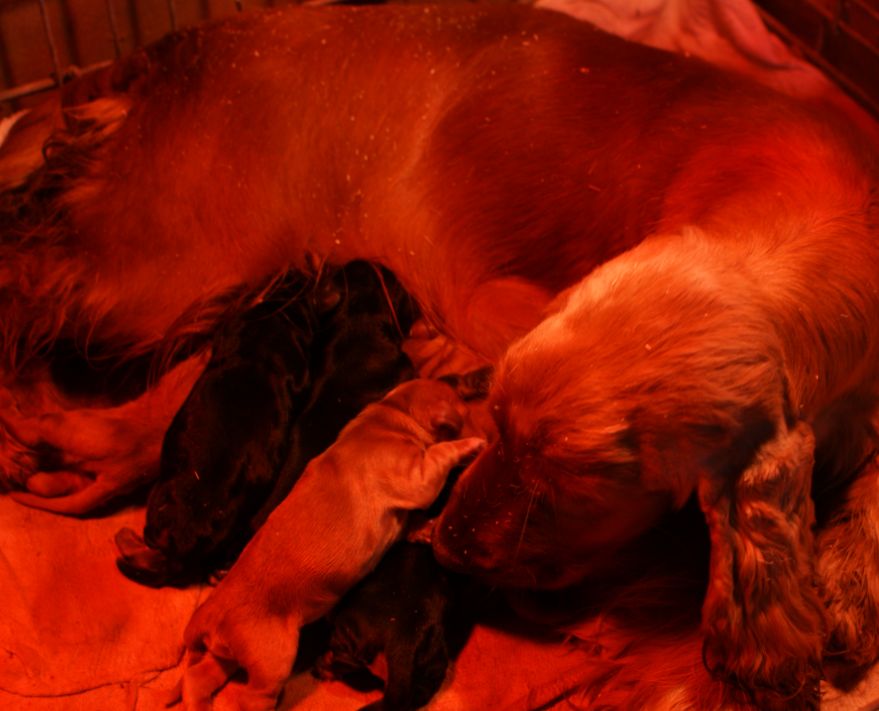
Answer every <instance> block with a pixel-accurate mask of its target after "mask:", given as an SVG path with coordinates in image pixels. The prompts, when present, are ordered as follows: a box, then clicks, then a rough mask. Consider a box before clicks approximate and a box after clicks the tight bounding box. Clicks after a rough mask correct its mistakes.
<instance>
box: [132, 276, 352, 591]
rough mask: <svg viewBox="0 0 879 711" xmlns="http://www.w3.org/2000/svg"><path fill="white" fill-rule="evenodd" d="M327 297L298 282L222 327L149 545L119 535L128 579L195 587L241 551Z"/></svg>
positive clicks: (168, 456) (175, 445)
mask: <svg viewBox="0 0 879 711" xmlns="http://www.w3.org/2000/svg"><path fill="white" fill-rule="evenodd" d="M336 298H338V295H335V297H332V296H330V297H329V299H326V298H325V297H324V295H322V294H321V292H320V290H319V288H318V286H317V285H316V284H315V283H314V282H313V281H312V280H309V279H308V278H307V277H305V276H298V275H293V276H291V277H290V278H289V280H288V281H287V283H286V284H284V285H283V287H282V288H280V289H279V290H277V291H276V293H274V294H273V295H272V297H271V298H269V299H266V300H264V301H263V302H262V303H260V304H259V305H257V306H255V307H253V308H252V309H250V310H248V311H246V312H244V313H243V314H241V315H240V317H238V318H235V319H234V320H232V321H230V322H229V323H227V324H226V326H225V327H224V328H223V329H222V330H221V332H220V333H219V334H218V335H217V337H216V338H215V339H214V341H213V345H212V353H211V359H210V361H209V362H208V365H207V367H206V369H205V371H204V373H203V374H202V376H201V377H200V378H199V379H198V381H197V382H196V383H195V385H194V386H193V389H192V392H191V393H190V394H189V397H188V398H187V399H186V402H184V403H183V406H182V407H181V408H180V411H179V412H178V413H177V415H176V416H175V417H174V420H173V422H172V423H171V427H170V429H169V430H168V432H167V434H166V435H165V438H164V443H163V445H162V453H161V459H160V471H159V481H158V482H157V483H156V484H155V485H154V486H153V489H152V491H151V492H150V496H149V501H148V502H147V515H146V528H145V529H144V540H140V538H139V536H137V534H136V533H135V532H134V531H132V530H131V529H123V530H121V531H120V532H119V533H118V534H117V536H116V543H117V546H118V548H119V550H120V553H121V556H120V558H119V559H118V561H117V564H118V566H119V568H120V570H122V572H123V573H125V574H126V575H128V576H129V577H132V578H134V579H136V580H139V581H141V582H144V583H149V584H151V585H162V584H165V583H168V582H174V581H178V582H189V581H190V580H197V579H198V578H199V577H201V576H202V575H203V574H204V573H205V571H210V570H211V569H213V567H214V566H217V565H219V564H222V563H224V562H225V560H226V556H228V555H232V556H233V558H234V555H235V553H237V551H240V548H241V547H242V546H243V545H244V543H245V542H246V538H247V534H248V533H249V531H248V524H249V522H250V518H251V517H252V516H253V515H254V513H255V512H256V511H257V510H258V509H259V508H260V507H261V506H262V505H263V504H264V502H265V500H266V498H267V497H268V496H269V495H270V493H271V491H272V487H273V486H274V485H275V481H276V480H277V476H278V472H279V471H280V469H281V466H282V465H283V463H284V460H285V458H286V455H287V452H288V448H289V442H290V440H291V437H292V435H291V430H292V428H293V423H294V422H295V420H296V417H297V416H298V414H299V412H300V411H301V409H302V407H303V404H304V403H305V402H306V401H307V398H308V395H309V389H310V386H311V381H312V355H313V354H312V351H313V350H314V341H315V335H316V332H317V329H318V321H319V319H320V315H321V311H322V310H323V309H324V308H325V306H324V304H323V303H321V302H322V301H326V300H329V301H332V300H335V299H336Z"/></svg>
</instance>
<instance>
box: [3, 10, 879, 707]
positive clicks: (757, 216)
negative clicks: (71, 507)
mask: <svg viewBox="0 0 879 711" xmlns="http://www.w3.org/2000/svg"><path fill="white" fill-rule="evenodd" d="M64 103H65V104H66V107H65V108H64V109H63V111H62V110H61V109H60V108H59V109H58V111H57V112H56V113H55V114H52V113H51V112H47V113H46V115H47V116H53V115H54V116H55V119H54V121H55V125H56V126H57V128H55V129H53V130H52V132H51V135H50V137H49V141H48V143H47V145H46V150H45V154H46V163H45V165H41V166H36V170H35V172H34V173H33V174H32V176H31V177H30V178H29V180H28V181H27V182H26V183H25V184H23V185H21V186H20V187H19V188H18V189H17V190H15V191H12V192H8V193H7V194H6V197H5V198H4V208H3V213H2V214H3V217H2V224H3V233H2V244H0V250H2V261H0V265H2V266H0V324H2V330H3V336H4V352H5V355H6V356H7V358H6V360H7V361H8V363H9V365H10V367H11V366H12V365H16V366H17V369H16V370H15V371H12V370H10V371H9V372H10V373H18V374H19V375H18V376H17V377H16V376H14V375H10V376H9V377H8V378H7V383H8V385H7V387H8V388H9V392H10V399H12V400H14V401H15V402H16V403H17V407H18V408H19V409H22V408H24V407H25V404H26V403H27V402H28V400H27V392H28V391H27V388H26V387H25V386H26V385H27V383H28V380H27V376H28V373H29V367H28V366H27V363H33V362H35V359H34V358H30V359H29V360H28V358H27V357H28V356H34V355H35V354H39V353H42V352H44V351H46V350H47V349H49V350H51V343H52V342H54V341H56V340H57V339H59V338H64V339H78V340H80V341H81V342H83V343H85V342H88V343H90V344H97V345H98V346H99V347H100V350H101V352H102V353H105V354H111V355H114V356H115V357H116V358H117V359H119V360H124V359H126V358H130V357H133V356H134V355H136V354H140V353H149V352H155V351H162V352H166V351H167V350H168V349H169V348H170V350H172V351H173V350H174V349H175V348H176V347H177V346H179V345H180V344H181V343H185V342H186V341H187V338H189V336H190V335H191V334H199V333H203V332H204V331H206V330H209V329H210V328H211V327H212V325H213V321H214V319H213V318H212V317H213V315H214V314H215V313H217V311H218V309H217V308H216V306H217V304H218V303H222V300H223V297H224V295H227V294H230V293H238V292H241V291H242V290H243V291H245V292H246V290H247V289H248V288H249V287H252V286H253V285H256V284H259V283H261V282H262V281H263V280H264V278H265V277H266V275H268V274H272V273H274V272H275V271H278V270H281V269H288V268H290V267H297V266H301V264H302V263H303V262H304V261H305V258H306V254H307V253H312V254H316V255H318V256H319V257H321V258H326V259H329V260H331V261H338V262H342V261H346V260H348V259H352V258H371V259H375V260H377V261H379V262H381V263H383V264H384V265H385V266H387V267H388V268H390V269H391V270H392V271H393V272H394V273H396V274H397V275H398V276H399V277H400V279H401V281H402V282H403V285H404V287H405V288H406V289H407V290H408V291H409V292H410V293H411V294H413V295H414V297H415V298H416V299H417V301H418V302H419V305H420V306H421V307H422V309H423V310H424V312H425V313H426V314H427V316H428V318H429V319H430V320H431V321H432V323H433V325H434V326H435V327H436V328H437V329H439V330H440V331H441V332H443V333H444V334H445V335H446V336H448V337H449V338H451V339H453V340H455V341H457V342H459V343H462V344H465V345H467V346H469V347H470V348H472V349H474V350H476V351H478V352H479V353H481V354H482V355H485V356H487V357H488V358H490V359H492V360H500V367H499V370H498V374H497V377H496V380H495V384H494V386H493V394H492V397H493V403H494V406H495V408H496V409H495V415H496V419H497V424H498V427H499V429H500V440H499V442H498V443H497V445H496V446H494V447H492V448H489V449H488V450H487V451H486V452H485V453H484V454H483V455H482V456H481V458H480V459H479V460H478V462H477V463H476V464H475V465H474V466H473V467H472V469H471V470H470V471H469V472H468V473H467V474H466V475H465V476H464V478H463V479H462V481H461V482H460V487H459V488H458V490H457V493H456V495H455V496H454V497H453V499H452V501H451V504H450V507H449V509H448V511H447V513H446V515H445V517H444V519H443V520H442V521H441V525H440V527H439V529H438V534H439V535H438V537H437V540H436V543H435V548H436V550H437V552H438V553H439V555H440V557H441V558H442V560H444V561H445V562H446V563H448V564H450V565H455V566H459V567H462V568H466V569H468V570H477V571H482V572H483V573H484V574H485V575H486V576H488V577H490V578H492V579H494V580H496V581H498V582H503V583H513V584H524V585H536V586H541V585H563V584H565V583H567V582H569V581H571V580H573V579H575V578H581V577H583V576H586V575H590V574H593V575H598V574H601V573H602V571H603V570H604V569H605V567H606V566H607V565H609V564H610V562H612V560H613V559H614V551H615V550H616V549H617V548H618V547H619V546H620V545H621V544H623V543H625V542H626V541H628V540H630V539H632V538H633V537H635V536H637V535H638V534H640V533H642V532H643V531H645V530H646V529H648V528H649V527H650V526H651V525H652V524H653V523H654V522H655V521H656V520H657V519H658V517H659V516H660V515H661V514H662V513H663V512H666V511H669V510H673V509H675V508H676V507H678V506H680V505H681V504H682V503H683V501H684V500H686V499H687V498H688V497H689V496H690V494H691V493H694V492H695V493H697V494H698V497H699V499H700V501H701V504H702V507H703V509H704V512H705V516H706V520H707V521H708V525H709V527H710V529H711V536H712V554H711V555H712V566H711V581H710V585H709V589H708V594H707V597H706V601H705V607H704V612H703V619H704V632H705V636H706V648H705V655H706V661H707V662H708V665H709V667H710V668H711V669H712V670H713V671H715V672H716V673H717V674H719V675H722V676H723V677H724V678H727V679H729V680H731V681H732V684H731V685H730V688H744V689H746V690H749V691H750V692H751V693H752V695H753V698H754V699H755V700H756V702H757V703H758V705H760V706H761V707H763V708H797V707H810V706H813V705H814V704H815V703H817V681H818V679H819V677H820V675H821V665H822V654H823V653H826V652H833V653H834V654H837V653H838V655H839V657H840V658H842V659H844V660H846V661H848V662H850V663H853V664H856V665H863V664H867V663H870V662H872V661H873V660H874V659H875V658H876V657H877V656H879V633H877V632H876V631H875V630H877V629H879V626H877V625H876V624H875V622H876V620H877V619H879V609H877V598H879V595H877V594H876V592H875V590H876V586H877V581H879V570H877V566H879V528H877V527H876V526H875V525H874V522H875V520H876V517H877V515H879V511H877V510H876V509H877V506H879V504H877V503H876V501H877V497H876V477H877V470H876V466H875V465H873V464H869V465H867V466H866V467H864V468H859V467H860V465H861V464H862V463H863V462H864V461H865V460H866V459H867V458H868V455H869V453H870V452H871V451H872V450H873V448H874V446H875V442H876V432H875V430H874V425H873V415H874V411H875V408H876V398H877V391H876V390H877V367H879V365H877V363H879V360H877V352H876V351H877V340H876V338H875V336H874V331H875V330H876V326H877V324H879V291H877V287H876V279H877V275H879V240H877V239H876V237H877V229H879V228H877V223H879V205H877V159H876V152H875V150H874V148H873V147H872V146H869V145H867V144H866V142H864V141H862V140H860V139H859V137H858V136H857V134H856V132H855V131H854V130H852V129H851V128H850V127H849V125H848V124H847V123H846V121H845V120H843V119H842V118H840V117H838V116H835V115H833V114H832V113H830V112H829V111H825V110H823V109H822V108H821V107H819V106H815V105H803V104H799V103H797V102H795V101H792V100H789V99H786V98H784V97H782V96H779V95H777V94H775V93H772V92H771V91H769V90H766V89H763V88H760V87H757V86H754V85H752V84H751V83H749V82H748V81H746V80H744V79H741V78H738V77H735V76H732V75H728V74H724V73H722V72H719V71H716V70H714V69H712V68H710V67H708V66H705V65H703V64H701V63H698V62H695V61H691V60H688V59H686V58H683V57H677V56H672V55H669V54H665V53H662V52H659V51H654V50H651V49H647V48H644V47H639V46H635V45H632V44H628V43H626V42H623V41H620V40H618V39H614V38H612V37H609V36H606V35H604V34H602V33H600V32H598V31H596V30H594V29H592V28H590V27H588V26H584V25H582V24H578V23H576V22H574V21H572V20H570V19H566V18H564V17H561V16H558V15H554V14H551V13H546V12H540V11H535V10H530V9H526V8H503V9H498V8H492V9H489V8H474V7H457V8H456V7H443V8H434V7H388V8H361V9H357V8H350V9H349V8H346V9H331V10H319V11H318V10H315V11H306V10H285V11H276V12H270V13H266V14H254V15H245V16H241V17H238V18H236V19H234V20H232V21H229V22H226V23H223V24H219V25H214V26H210V27H206V28H202V29H197V30H192V31H187V32H183V33H180V34H178V35H175V36H173V37H170V38H168V39H166V40H163V41H162V42H160V43H159V44H157V45H155V46H154V47H152V48H150V49H148V50H145V51H143V52H140V53H139V54H137V55H135V56H134V57H132V58H130V59H127V60H124V61H121V62H119V63H117V64H116V65H115V66H114V67H112V68H110V69H108V70H106V71H105V72H104V73H102V74H100V75H97V76H94V77H91V78H90V79H88V80H86V81H82V82H79V83H77V84H74V85H71V86H69V87H68V88H67V91H66V96H65V98H64ZM16 126H18V124H17V125H16ZM48 132H49V131H48V129H47V133H48ZM15 137H16V136H15V128H14V129H13V132H12V134H11V135H10V141H11V142H12V143H11V144H10V145H15V142H14V139H15ZM15 158H16V155H0V171H2V170H4V165H13V164H14V165H16V166H18V167H17V168H16V170H20V165H21V161H16V160H13V159H15ZM600 264H603V266H602V267H601V268H600V269H597V270H596V267H598V265H600ZM581 280H582V281H581ZM575 285H576V286H575ZM568 287H572V288H571V289H570V290H569V291H565V292H564V293H562V294H561V295H560V296H559V295H558V294H559V293H560V292H562V291H563V290H564V289H567V288H568ZM553 297H557V298H556V299H555V300H554V301H553ZM538 324H539V325H538ZM522 336H524V338H523V339H522V340H520V341H518V342H517V343H516V344H515V345H513V346H512V348H510V345H511V344H512V343H513V342H514V341H515V340H516V339H517V338H519V337H522ZM66 407H68V408H69V407H70V405H69V404H68V405H66ZM4 417H5V419H6V428H7V429H8V431H9V432H10V436H9V438H8V440H9V441H8V442H7V444H5V445H4V452H3V459H4V460H6V461H9V462H12V464H10V465H9V466H10V468H12V469H13V474H14V476H15V477H16V478H17V479H25V480H26V479H28V477H30V476H32V475H33V474H34V470H38V469H39V458H36V460H34V459H33V458H28V457H27V456H24V455H26V454H27V453H28V452H29V451H30V450H31V449H32V448H34V447H36V446H37V445H40V444H42V445H45V444H47V443H48V444H49V445H51V444H52V440H53V438H54V437H55V436H56V435H57V431H56V430H48V431H47V432H45V433H44V434H43V435H41V434H40V432H39V429H40V428H39V425H40V420H39V412H37V413H36V415H35V416H34V417H36V421H34V417H27V416H26V413H23V412H22V413H17V412H16V411H15V410H13V409H7V411H6V413H4ZM71 417H72V418H74V420H75V411H71ZM22 420H23V421H24V423H22ZM126 421H127V422H131V423H132V424H131V426H132V430H136V425H135V424H134V418H130V419H129V420H126ZM17 432H26V433H27V435H26V436H25V435H16V433H17ZM117 441H118V439H117ZM62 449H63V447H62ZM23 453H24V455H23ZM69 459H72V460H75V461H84V460H85V459H87V458H80V459H79V460H77V459H76V458H75V457H69ZM34 461H36V464H35V463H34ZM22 462H24V464H22ZM29 468H30V470H29ZM856 474H857V478H856ZM37 476H39V473H37ZM813 477H814V478H815V480H816V481H818V482H820V490H821V491H826V490H832V489H834V488H835V489H836V490H838V491H845V490H846V487H849V494H848V496H847V498H845V497H844V501H843V503H841V504H840V505H839V507H838V508H837V509H836V510H835V511H832V510H831V511H830V512H829V514H828V515H829V519H828V520H827V521H825V522H823V526H824V527H823V531H822V533H821V534H820V536H821V537H822V540H819V542H818V543H819V551H818V554H817V565H816V555H815V551H814V546H815V542H814V541H813V533H812V525H813V506H812V500H811V497H810V489H811V488H812V487H813ZM855 478H856V481H855V482H854V484H853V485H851V482H852V481H853V480H854V479H855ZM816 488H818V487H817V486H816ZM464 521H466V522H467V523H466V526H464V525H462V523H463V522H464ZM471 529H473V530H471ZM816 573H817V578H816Z"/></svg>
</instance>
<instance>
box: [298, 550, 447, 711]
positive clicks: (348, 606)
mask: <svg viewBox="0 0 879 711" xmlns="http://www.w3.org/2000/svg"><path fill="white" fill-rule="evenodd" d="M454 590H455V582H454V581H453V580H451V579H450V574H449V573H448V572H447V571H446V570H444V569H443V568H441V567H440V566H439V564H438V563H437V562H436V560H435V559H434V557H433V551H432V550H431V548H430V546H428V545H425V544H422V543H407V542H404V543H399V544H397V545H396V546H394V548H392V549H391V550H390V551H389V552H388V554H387V555H386V556H385V557H384V559H383V560H382V562H381V563H380V564H379V565H378V567H377V568H376V569H375V571H373V573H372V574H370V575H369V576H368V577H367V578H365V579H364V580H363V581H362V582H361V583H360V584H359V585H358V586H357V587H356V588H354V589H353V590H352V591H351V592H350V593H348V594H347V595H346V596H345V597H344V598H343V599H342V601H341V602H340V603H339V605H337V606H336V608H335V610H333V612H332V613H331V614H330V616H329V621H330V624H331V626H332V632H331V634H330V642H329V649H328V651H327V652H326V653H325V654H324V655H323V656H322V657H320V658H319V659H318V661H317V663H316V664H315V668H314V674H315V676H317V677H319V678H321V679H341V680H343V681H345V682H347V683H349V684H351V685H352V686H356V687H357V688H359V689H362V690H366V689H369V688H370V687H373V688H375V687H377V686H378V685H379V684H378V680H377V679H376V678H375V677H374V676H372V675H371V674H370V673H369V668H370V666H371V665H372V664H373V663H374V662H375V661H376V658H377V657H378V655H379V654H381V653H384V655H385V660H386V662H387V680H386V682H385V694H384V698H382V699H381V700H379V701H376V702H374V703H372V704H369V705H368V706H365V707H364V709H362V711H366V709H369V710H370V711H380V710H381V711H409V710H410V709H417V708H420V707H422V706H424V705H425V704H426V703H427V702H428V701H430V699H431V698H432V697H433V695H434V694H435V693H436V692H437V690H438V689H439V688H440V686H441V685H442V683H443V679H445V676H446V670H447V669H448V666H449V660H450V659H451V656H452V651H451V650H453V649H454V648H455V646H457V640H456V639H455V631H453V628H454V627H455V626H456V625H458V624H459V623H460V621H459V620H456V619H455V612H456V610H455V609H454V599H455V595H454Z"/></svg>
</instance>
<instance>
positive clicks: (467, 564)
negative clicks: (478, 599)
mask: <svg viewBox="0 0 879 711" xmlns="http://www.w3.org/2000/svg"><path fill="white" fill-rule="evenodd" d="M463 523H464V524H466V523H467V522H466V520H465V521H464V522H463ZM475 533H476V532H475V530H469V531H466V532H465V531H464V530H463V529H461V528H459V527H458V525H457V524H454V523H446V522H443V521H442V520H440V521H439V522H437V526H436V528H435V529H434V531H433V539H432V541H431V544H432V545H433V553H434V555H435V556H436V559H437V561H438V562H439V564H440V565H442V566H443V567H445V568H449V569H450V570H454V571H456V572H461V573H477V572H490V571H491V570H492V569H493V568H494V567H495V565H494V562H493V560H492V555H491V553H490V552H489V550H488V548H487V547H485V546H484V545H483V544H482V542H481V541H480V540H479V539H478V538H477V537H476V535H475Z"/></svg>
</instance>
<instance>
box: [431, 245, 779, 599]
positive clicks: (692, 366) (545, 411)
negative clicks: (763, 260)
mask: <svg viewBox="0 0 879 711" xmlns="http://www.w3.org/2000/svg"><path fill="white" fill-rule="evenodd" d="M628 261H629V262H631V261H632V260H631V258H629V260H628ZM659 261H660V263H658V264H657V263H655V262H656V260H652V261H651V260H649V259H648V260H646V263H641V262H636V263H635V264H634V265H632V264H631V263H629V264H621V265H618V266H617V267H616V268H610V269H604V270H602V271H601V272H600V273H598V274H597V275H596V276H594V277H590V279H587V280H586V281H585V282H584V283H583V284H581V285H580V286H579V287H578V288H577V289H575V290H573V291H571V292H570V293H569V294H567V295H566V297H565V298H564V299H562V300H561V301H560V303H559V307H560V309H561V310H560V311H559V312H558V313H556V314H554V315H552V316H550V317H549V318H548V319H546V320H545V321H544V322H543V323H542V324H540V325H539V326H538V327H537V328H536V329H535V330H534V331H532V332H531V333H530V334H528V335H527V336H526V337H525V338H523V339H522V340H521V341H519V342H518V343H516V344H514V345H513V347H512V348H511V349H510V350H509V351H508V353H507V354H506V356H505V357H504V358H503V360H502V362H501V363H500V365H499V367H498V370H497V374H496V376H495V381H494V383H493V386H492V390H491V395H490V397H489V408H490V411H491V413H492V416H493V417H494V419H495V421H496V424H497V428H498V431H499V439H498V440H497V442H496V443H495V444H494V445H493V446H490V447H488V448H487V449H486V450H484V451H483V452H482V453H481V454H480V456H479V457H478V458H477V459H476V460H475V461H474V462H473V463H472V464H471V465H470V467H469V468H468V469H467V470H466V471H465V472H464V474H463V475H462V476H461V478H460V480H459V481H458V483H457V484H456V486H455V489H454V490H453V492H452V496H451V499H450V501H449V503H448V505H447V507H446V509H445V510H444V512H443V514H442V515H441V517H440V519H439V521H438V523H437V526H436V528H435V530H434V538H433V545H434V550H435V552H436V554H437V556H438V558H439V560H440V561H441V562H442V563H443V564H445V565H447V566H449V567H452V568H454V569H459V570H463V571H466V572H470V573H476V574H480V575H481V576H482V577H484V578H485V579H487V580H489V581H491V582H494V583H496V584H502V585H516V586H527V587H562V586H565V585H568V584H571V583H574V582H577V581H578V580H580V579H582V578H584V577H586V576H588V575H591V574H606V573H607V572H609V570H610V569H611V568H612V567H613V566H614V564H615V555H616V554H617V551H618V550H619V548H620V547H621V546H623V545H625V544H626V543H628V542H629V541H631V540H632V539H634V538H635V537H637V536H639V535H641V534H642V533H644V532H645V531H646V530H647V529H648V528H650V527H651V526H653V525H654V524H655V523H656V522H657V521H658V520H659V519H660V517H661V516H663V514H665V513H666V512H668V511H670V510H673V509H675V508H677V507H679V506H681V505H683V503H684V502H685V501H686V499H687V498H688V497H689V495H690V494H691V493H692V491H693V489H694V486H695V483H696V478H697V475H698V473H699V472H701V471H703V470H704V469H705V468H713V469H716V470H718V471H721V472H722V471H724V470H725V469H726V468H730V467H732V468H735V466H737V465H736V464H735V463H733V462H731V460H730V454H729V453H730V451H738V450H741V452H742V453H741V455H740V456H741V457H746V456H747V452H753V450H754V448H755V446H756V445H755V441H756V440H757V439H760V438H762V437H765V436H768V434H767V428H766V427H763V426H762V425H761V424H759V423H763V424H766V423H771V422H774V421H776V420H775V419H773V418H775V417H776V416H777V415H776V413H775V412H774V411H773V408H774V407H775V404H774V403H776V401H780V400H781V399H782V397H781V393H780V392H779V390H778V388H777V387H776V386H777V384H778V378H779V368H778V367H777V363H778V362H779V358H778V354H777V349H775V347H774V345H773V344H772V342H771V337H770V336H769V335H768V334H770V333H771V329H769V328H767V327H766V325H765V323H763V322H762V321H761V320H760V318H759V313H758V312H757V311H754V313H751V307H749V305H748V304H747V303H743V302H742V299H740V298H738V297H735V296H733V297H732V298H727V297H726V294H725V292H718V291H717V290H716V289H715V288H714V285H713V284H711V283H710V282H708V281H705V280H699V279H697V278H694V277H693V276H692V274H691V272H692V269H690V270H689V271H683V268H684V265H683V264H682V265H680V266H681V269H678V268H677V265H671V266H669V265H668V264H665V263H664V262H663V261H662V260H659ZM684 261H686V260H684ZM613 264H614V263H613V262H612V263H610V265H613ZM610 265H609V266H610ZM690 266H691V265H690ZM682 273H683V274H684V276H681V274H682ZM751 345H756V348H752V347H750V346H751ZM775 409H777V408H775ZM768 427H769V429H770V430H771V424H770V425H769V426H768ZM755 431H756V432H758V433H760V434H759V436H756V435H755V436H754V437H751V435H750V434H749V433H752V432H755ZM770 434H771V432H770ZM749 437H750V439H749ZM752 440H754V441H752ZM739 443H741V446H739ZM736 456H739V455H736Z"/></svg>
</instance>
